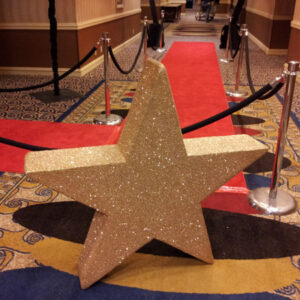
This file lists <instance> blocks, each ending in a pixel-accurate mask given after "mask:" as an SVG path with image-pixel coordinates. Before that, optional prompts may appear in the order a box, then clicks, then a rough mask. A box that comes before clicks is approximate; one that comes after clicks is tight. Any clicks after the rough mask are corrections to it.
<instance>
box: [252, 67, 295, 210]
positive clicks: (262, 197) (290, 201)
mask: <svg viewBox="0 0 300 300" xmlns="http://www.w3.org/2000/svg"><path fill="white" fill-rule="evenodd" d="M299 64H300V63H299V62H296V61H290V62H289V64H288V71H287V72H286V77H287V80H286V88H285V94H284V100H283V108H282V113H281V120H280V126H279V131H278V138H277V146H276V152H275V158H274V164H273V171H272V179H271V185H270V188H258V189H256V190H253V191H251V193H250V194H249V202H250V204H251V205H252V206H253V207H255V208H258V209H260V210H262V211H264V212H265V213H266V214H273V215H286V214H289V213H292V212H293V211H295V210H296V209H297V202H296V201H295V199H294V198H293V197H292V196H291V195H290V194H289V193H288V192H286V191H283V190H279V189H278V186H279V179H280V172H281V168H282V161H283V155H284V148H285V143H286V135H287V129H288V123H289V119H290V112H291V106H292V101H293V95H294V89H295V82H296V76H297V73H298V70H299Z"/></svg>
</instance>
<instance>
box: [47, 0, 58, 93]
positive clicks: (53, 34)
mask: <svg viewBox="0 0 300 300" xmlns="http://www.w3.org/2000/svg"><path fill="white" fill-rule="evenodd" d="M48 17H49V21H50V52H51V59H52V70H53V83H54V95H56V96H58V95H59V80H58V76H59V75H58V62H57V21H56V17H55V0H49V10H48Z"/></svg>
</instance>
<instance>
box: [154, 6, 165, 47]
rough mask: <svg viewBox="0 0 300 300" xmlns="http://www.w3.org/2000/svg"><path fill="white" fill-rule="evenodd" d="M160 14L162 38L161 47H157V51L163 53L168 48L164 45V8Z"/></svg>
mask: <svg viewBox="0 0 300 300" xmlns="http://www.w3.org/2000/svg"><path fill="white" fill-rule="evenodd" d="M160 16H161V31H160V39H159V48H157V49H156V51H157V52H159V53H162V52H165V51H166V49H165V48H164V47H163V34H164V18H165V11H164V10H163V9H162V10H161V12H160Z"/></svg>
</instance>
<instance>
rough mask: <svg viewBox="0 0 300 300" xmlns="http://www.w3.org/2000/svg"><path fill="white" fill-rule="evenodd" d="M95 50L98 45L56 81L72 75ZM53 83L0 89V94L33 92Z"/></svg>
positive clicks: (51, 81)
mask: <svg viewBox="0 0 300 300" xmlns="http://www.w3.org/2000/svg"><path fill="white" fill-rule="evenodd" d="M97 49H98V44H97V46H94V47H93V48H92V49H91V51H90V52H89V53H88V54H87V55H86V56H85V57H84V58H83V59H81V60H80V61H79V62H78V63H77V64H76V65H74V66H73V67H72V68H71V69H69V70H68V71H66V72H65V73H63V74H62V75H60V76H59V77H58V78H57V80H62V79H64V78H65V77H67V76H68V75H69V74H71V73H73V72H74V71H75V70H76V69H77V68H79V67H80V66H81V65H83V64H84V63H85V62H86V61H87V60H88V59H89V58H90V57H91V56H92V55H93V54H94V52H95V51H96V50H97ZM53 83H54V79H52V80H50V81H47V82H44V83H41V84H37V85H32V86H27V87H22V88H14V89H0V93H12V92H21V91H29V90H35V89H39V88H42V87H45V86H47V85H50V84H53Z"/></svg>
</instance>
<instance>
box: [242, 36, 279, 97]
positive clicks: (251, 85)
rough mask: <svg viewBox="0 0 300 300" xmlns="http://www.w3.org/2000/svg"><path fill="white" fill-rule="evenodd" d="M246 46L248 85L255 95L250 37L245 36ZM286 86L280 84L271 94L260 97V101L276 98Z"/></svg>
mask: <svg viewBox="0 0 300 300" xmlns="http://www.w3.org/2000/svg"><path fill="white" fill-rule="evenodd" d="M245 39H246V40H245V42H246V43H245V44H246V51H245V52H246V55H245V59H246V69H247V79H248V83H249V86H250V89H251V92H252V94H254V93H255V88H254V84H253V81H252V76H251V69H250V58H249V43H248V36H245ZM283 85H284V82H280V83H279V84H277V85H276V87H275V88H273V89H272V90H271V91H270V92H269V93H267V94H265V95H263V96H262V97H259V98H258V99H260V100H266V99H269V98H271V97H272V96H274V95H275V94H276V93H277V92H278V91H279V90H280V89H281V88H282V87H283Z"/></svg>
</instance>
